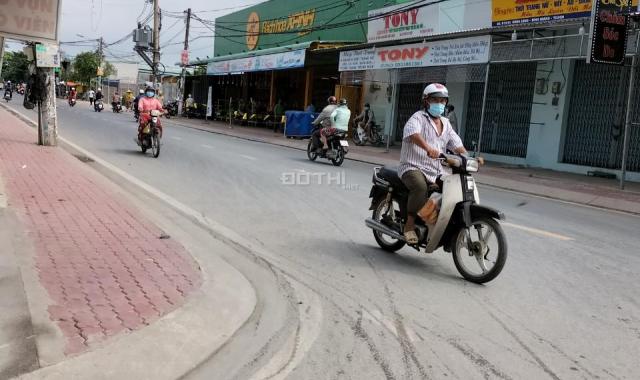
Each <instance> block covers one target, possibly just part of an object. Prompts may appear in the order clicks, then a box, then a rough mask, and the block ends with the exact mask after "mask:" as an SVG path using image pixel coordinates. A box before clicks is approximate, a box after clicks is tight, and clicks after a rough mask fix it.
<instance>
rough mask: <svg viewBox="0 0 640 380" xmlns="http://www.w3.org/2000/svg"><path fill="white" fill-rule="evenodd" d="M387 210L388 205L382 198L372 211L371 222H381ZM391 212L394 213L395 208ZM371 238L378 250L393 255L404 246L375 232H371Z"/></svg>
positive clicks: (401, 242) (400, 242)
mask: <svg viewBox="0 0 640 380" xmlns="http://www.w3.org/2000/svg"><path fill="white" fill-rule="evenodd" d="M392 204H393V202H392ZM387 208H388V204H387V201H386V199H384V198H383V199H380V201H379V202H378V204H377V205H376V206H375V208H374V209H373V215H372V218H373V220H375V221H376V222H380V221H381V220H382V216H383V215H384V214H385V212H386V211H387ZM391 212H392V213H395V207H394V210H392V211H391ZM394 217H395V216H394ZM373 238H374V239H376V243H378V245H379V246H380V248H382V249H384V250H385V251H387V252H391V253H395V252H396V251H399V250H400V249H401V248H402V247H404V246H405V245H406V243H405V242H404V241H402V240H396V239H393V238H391V237H390V236H387V235H385V234H383V233H380V232H378V231H376V230H373Z"/></svg>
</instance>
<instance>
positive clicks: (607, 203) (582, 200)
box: [170, 121, 640, 215]
mask: <svg viewBox="0 0 640 380" xmlns="http://www.w3.org/2000/svg"><path fill="white" fill-rule="evenodd" d="M170 124H172V125H175V126H178V127H182V128H189V129H195V130H199V131H203V132H208V133H214V134H218V135H224V136H229V137H234V138H237V139H242V140H247V141H253V142H259V143H263V144H269V145H274V146H281V147H285V148H290V149H295V150H300V151H305V150H306V149H304V148H299V147H296V146H292V145H288V144H281V143H277V142H273V141H268V140H265V139H261V138H256V137H247V136H238V135H234V134H230V133H225V132H224V131H218V130H214V129H212V128H207V127H198V126H194V125H187V124H182V123H179V122H175V121H170ZM346 159H347V160H350V161H357V162H362V163H365V164H371V165H397V164H398V163H397V162H396V161H395V160H384V159H376V158H375V157H370V156H367V155H363V154H359V153H355V154H354V153H349V155H348V156H347V157H346ZM475 178H476V181H477V182H478V183H479V184H481V185H485V186H489V187H492V188H496V189H500V190H508V191H512V192H516V193H520V194H526V195H531V196H535V197H540V198H545V199H551V200H557V201H562V202H567V203H572V204H576V205H581V206H589V207H595V208H599V209H604V210H611V211H617V212H622V213H625V214H632V215H640V203H638V202H631V201H627V200H624V199H616V198H610V197H604V196H593V195H591V194H586V193H581V192H578V191H572V190H565V189H557V188H553V187H550V186H544V185H537V184H530V183H522V182H518V181H514V180H510V179H506V178H500V177H493V176H488V175H484V174H481V173H480V174H479V175H477V176H476V177H475Z"/></svg>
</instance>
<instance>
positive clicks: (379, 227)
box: [364, 218, 404, 241]
mask: <svg viewBox="0 0 640 380" xmlns="http://www.w3.org/2000/svg"><path fill="white" fill-rule="evenodd" d="M364 224H365V225H366V226H367V227H369V228H371V229H372V230H376V231H378V232H380V233H383V234H385V235H389V236H390V237H392V238H393V239H396V240H401V241H404V236H403V235H402V234H399V233H398V232H396V231H394V230H392V229H391V228H389V227H387V226H385V225H384V224H382V223H380V222H378V221H375V220H373V219H371V218H367V219H365V221H364Z"/></svg>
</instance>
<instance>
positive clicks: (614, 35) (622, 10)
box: [587, 0, 629, 65]
mask: <svg viewBox="0 0 640 380" xmlns="http://www.w3.org/2000/svg"><path fill="white" fill-rule="evenodd" d="M628 28H629V1H625V0H622V1H612V0H594V1H593V9H592V11H591V38H590V39H589V50H588V51H589V54H588V55H587V63H593V62H595V63H605V64H610V65H624V58H625V55H626V53H627V31H628Z"/></svg>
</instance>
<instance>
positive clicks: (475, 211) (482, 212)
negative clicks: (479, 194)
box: [465, 203, 505, 220]
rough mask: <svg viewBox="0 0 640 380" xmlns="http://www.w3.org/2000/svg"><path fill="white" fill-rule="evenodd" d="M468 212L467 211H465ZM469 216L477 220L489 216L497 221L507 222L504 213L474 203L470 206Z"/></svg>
mask: <svg viewBox="0 0 640 380" xmlns="http://www.w3.org/2000/svg"><path fill="white" fill-rule="evenodd" d="M465 212H466V210H465ZM469 216H470V218H471V219H476V218H479V217H481V216H487V217H490V218H493V219H497V220H505V216H504V213H502V212H501V211H498V210H496V209H494V208H491V207H487V206H483V205H479V204H477V203H472V204H470V205H469Z"/></svg>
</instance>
